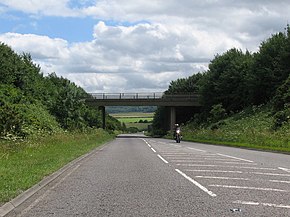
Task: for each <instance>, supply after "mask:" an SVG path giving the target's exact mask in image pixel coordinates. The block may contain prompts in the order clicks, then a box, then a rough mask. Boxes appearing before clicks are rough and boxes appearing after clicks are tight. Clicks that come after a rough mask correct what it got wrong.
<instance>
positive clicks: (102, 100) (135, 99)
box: [86, 93, 200, 107]
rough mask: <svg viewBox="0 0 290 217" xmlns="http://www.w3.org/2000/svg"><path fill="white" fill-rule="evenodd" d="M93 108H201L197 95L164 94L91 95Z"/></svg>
mask: <svg viewBox="0 0 290 217" xmlns="http://www.w3.org/2000/svg"><path fill="white" fill-rule="evenodd" d="M90 95H91V97H90V98H87V99H86V102H87V104H89V105H91V106H193V107H194V106H200V103H199V96H198V95H197V94H178V95H177V94H176V95H164V94H163V93H117V94H111V93H110V94H108V93H91V94H90Z"/></svg>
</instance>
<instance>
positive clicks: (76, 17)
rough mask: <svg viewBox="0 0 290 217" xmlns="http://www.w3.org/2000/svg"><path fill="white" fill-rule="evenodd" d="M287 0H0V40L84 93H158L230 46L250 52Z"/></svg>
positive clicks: (288, 7) (283, 15) (277, 25)
mask: <svg viewBox="0 0 290 217" xmlns="http://www.w3.org/2000/svg"><path fill="white" fill-rule="evenodd" d="M289 12H290V0H276V1H273V0H182V1H181V0H151V1H149V0H79V1H77V0H55V1H53V0H41V1H40V0H25V1H23V0H0V42H3V43H5V44H7V45H9V46H10V47H11V48H12V49H13V50H14V51H16V52H17V53H19V54H21V53H23V52H24V53H30V54H31V56H32V58H33V61H34V62H35V63H36V64H39V65H40V67H41V70H42V73H43V74H44V75H47V74H49V73H53V72H55V73H56V74H57V75H58V76H62V77H65V78H68V79H69V80H71V81H72V82H74V83H76V84H77V85H79V86H80V87H82V88H84V89H85V90H86V91H87V92H89V93H119V92H122V93H137V92H138V93H140V92H163V91H165V90H166V89H167V88H168V85H169V84H170V82H171V81H172V80H176V79H178V78H185V77H188V76H191V75H192V74H195V73H198V72H204V71H206V70H207V69H208V64H209V62H210V60H212V59H213V58H214V57H215V55H217V54H222V53H224V52H226V51H227V50H229V49H231V48H238V49H241V50H243V51H246V50H249V51H250V52H256V51H258V49H259V45H260V43H261V42H262V41H264V40H266V39H267V38H269V37H271V35H272V34H275V33H277V32H281V31H282V32H283V31H284V28H285V27H286V26H287V24H288V23H289V22H290V13H289Z"/></svg>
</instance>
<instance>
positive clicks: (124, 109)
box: [106, 106, 157, 114]
mask: <svg viewBox="0 0 290 217" xmlns="http://www.w3.org/2000/svg"><path fill="white" fill-rule="evenodd" d="M156 109H157V106H108V107H106V112H108V113H109V114H115V113H129V112H143V113H153V112H155V111H156Z"/></svg>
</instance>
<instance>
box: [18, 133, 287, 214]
mask: <svg viewBox="0 0 290 217" xmlns="http://www.w3.org/2000/svg"><path fill="white" fill-rule="evenodd" d="M17 212H18V216H27V217H28V216H29V217H33V216H35V217H36V216H37V217H40V216H46V217H47V216H102V217H103V216H158V217H160V216H207V217H211V216H213V217H218V216H251V217H253V216H290V155H284V154H277V153H270V152H259V151H252V150H245V149H238V148H230V147H223V146H213V145H205V144H198V143H189V142H184V141H182V142H181V143H180V144H177V143H175V142H174V141H173V140H164V139H152V138H145V137H144V138H140V137H134V136H129V135H121V136H119V137H118V138H117V139H116V140H114V141H113V142H111V143H109V144H107V145H106V146H104V147H103V148H102V150H100V151H98V152H95V153H94V154H92V155H90V156H89V157H87V158H86V159H85V160H83V161H81V162H78V163H77V164H76V165H74V166H73V167H71V168H70V169H69V170H68V171H66V172H65V173H64V174H62V175H61V176H60V177H59V178H57V179H56V180H55V181H54V182H53V183H51V184H50V185H49V186H48V187H46V188H45V189H43V190H42V191H41V192H39V193H38V194H37V195H35V196H34V197H33V198H32V199H30V200H29V203H28V202H26V204H25V206H22V207H21V209H18V210H17Z"/></svg>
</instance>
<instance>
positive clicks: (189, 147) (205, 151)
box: [187, 147, 207, 152]
mask: <svg viewBox="0 0 290 217" xmlns="http://www.w3.org/2000/svg"><path fill="white" fill-rule="evenodd" d="M187 148H188V149H190V150H195V151H200V152H207V151H205V150H201V149H197V148H191V147H187Z"/></svg>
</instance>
